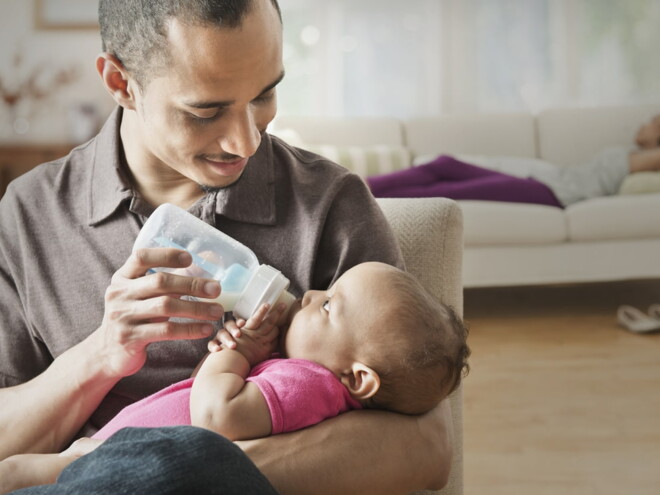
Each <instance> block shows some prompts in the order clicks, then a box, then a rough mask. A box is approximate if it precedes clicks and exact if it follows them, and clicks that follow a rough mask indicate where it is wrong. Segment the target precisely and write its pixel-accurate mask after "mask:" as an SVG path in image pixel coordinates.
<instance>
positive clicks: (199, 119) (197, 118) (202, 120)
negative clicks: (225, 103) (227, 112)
mask: <svg viewBox="0 0 660 495" xmlns="http://www.w3.org/2000/svg"><path fill="white" fill-rule="evenodd" d="M188 116H189V118H190V120H192V121H193V122H196V123H199V124H209V123H211V122H213V121H215V120H216V119H217V118H218V117H219V116H220V112H218V113H216V114H215V115H212V116H211V117H201V116H199V115H195V114H194V113H189V114H188Z"/></svg>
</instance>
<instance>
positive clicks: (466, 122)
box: [405, 113, 537, 157]
mask: <svg viewBox="0 0 660 495" xmlns="http://www.w3.org/2000/svg"><path fill="white" fill-rule="evenodd" d="M405 132H406V144H407V146H408V147H409V148H410V149H411V151H412V153H413V156H415V157H420V156H427V155H437V154H439V153H446V154H470V155H489V156H522V157H534V156H536V150H537V146H536V134H535V129H534V117H533V116H532V115H531V114H528V113H502V114H472V115H443V116H438V117H419V118H413V119H409V120H408V121H406V123H405Z"/></svg>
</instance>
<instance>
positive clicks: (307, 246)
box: [0, 109, 402, 426]
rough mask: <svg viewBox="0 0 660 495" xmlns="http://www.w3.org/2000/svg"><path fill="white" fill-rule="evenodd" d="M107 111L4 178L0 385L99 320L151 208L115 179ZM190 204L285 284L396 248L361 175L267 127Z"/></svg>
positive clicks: (114, 403) (123, 401) (184, 373)
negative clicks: (222, 181) (217, 186)
mask: <svg viewBox="0 0 660 495" xmlns="http://www.w3.org/2000/svg"><path fill="white" fill-rule="evenodd" d="M121 116H122V111H121V109H118V110H117V111H115V112H114V113H113V115H112V116H111V117H110V118H109V119H108V121H107V123H106V124H105V126H104V127H103V129H102V130H101V132H100V133H99V135H98V136H96V137H95V138H94V139H92V140H91V141H90V142H88V143H86V144H84V145H82V146H80V147H78V148H76V149H74V150H73V151H72V152H71V153H70V154H69V155H68V156H66V157H64V158H61V159H59V160H56V161H54V162H51V163H46V164H43V165H41V166H39V167H37V168H36V169H34V170H32V171H31V172H29V173H27V174H25V175H23V176H21V177H20V178H18V179H16V180H15V181H14V182H12V183H11V184H10V186H9V188H8V190H7V192H6V194H5V195H4V197H3V198H2V200H1V201H0V386H2V387H5V386H11V385H16V384H19V383H22V382H25V381H26V380H29V379H30V378H32V377H34V376H36V375H38V374H39V373H41V372H42V371H44V370H45V369H46V368H47V367H48V366H49V364H50V363H51V362H52V361H53V359H54V358H55V357H57V356H58V355H59V354H61V353H62V352H63V351H65V350H66V349H68V348H70V347H72V346H74V345H76V344H77V343H79V342H80V341H81V340H83V339H84V338H85V337H87V336H88V335H89V334H90V333H91V332H93V331H94V330H95V329H96V328H98V326H99V325H100V323H101V321H102V319H103V310H104V293H105V290H106V288H107V287H108V285H109V284H110V278H111V277H112V274H113V273H114V272H115V271H116V270H117V269H118V268H119V267H120V266H121V265H122V264H123V263H124V262H125V261H126V259H127V258H128V256H129V255H130V252H131V248H132V245H133V242H134V240H135V237H136V236H137V234H138V231H139V230H140V228H141V226H142V225H143V224H144V221H145V220H146V218H147V217H148V216H149V215H150V214H151V212H152V211H153V207H152V206H151V205H149V204H147V203H146V202H144V201H142V200H141V199H140V198H139V197H138V196H137V195H136V193H135V192H134V191H133V189H132V188H131V185H130V184H129V182H128V181H127V180H126V177H127V174H126V172H125V165H124V164H123V161H122V158H121V157H123V152H122V151H121V141H120V137H119V124H120V122H121ZM189 211H190V212H191V213H193V214H194V215H196V216H198V217H200V218H201V219H203V220H204V221H205V222H207V223H209V224H211V225H214V226H216V227H217V228H218V229H220V230H221V231H223V232H225V233H226V234H228V235H229V236H231V237H233V238H235V239H237V240H239V241H240V242H242V243H244V244H245V245H247V246H248V247H250V248H251V249H252V250H253V251H254V252H255V254H256V255H257V257H258V259H259V260H260V261H261V262H262V263H267V264H269V265H272V266H274V267H276V268H278V269H279V270H281V271H282V272H283V273H284V274H285V275H286V276H287V277H288V278H289V279H290V280H291V287H292V289H291V290H292V291H293V292H294V293H295V294H297V295H300V294H302V292H303V291H305V290H308V289H310V288H314V289H324V288H327V287H328V286H329V285H330V284H332V282H334V280H335V279H336V278H337V277H338V276H339V275H340V274H341V273H343V272H344V271H346V270H347V269H348V268H350V267H351V266H353V265H355V264H357V263H359V262H362V261H368V260H379V261H383V262H386V263H390V264H396V265H399V266H401V264H402V262H401V255H400V252H399V249H398V247H397V246H396V243H395V241H394V237H393V235H392V233H391V230H390V228H389V226H388V224H387V223H386V220H385V218H384V217H383V215H382V213H381V211H380V209H379V208H378V205H377V204H376V203H375V201H374V199H373V198H372V196H371V194H370V192H369V190H368V189H367V187H366V186H365V185H364V183H363V182H362V180H360V179H359V178H358V177H357V176H355V175H353V174H350V173H349V172H348V171H347V170H345V169H344V168H342V167H340V166H338V165H335V164H333V163H331V162H329V161H327V160H325V159H323V158H321V157H319V156H317V155H314V154H311V153H308V152H306V151H303V150H299V149H296V148H293V147H291V146H289V145H287V144H286V143H284V142H282V141H281V140H278V139H277V138H275V137H272V136H269V135H268V134H266V135H265V136H264V138H263V140H262V143H261V145H260V147H259V149H258V151H257V153H256V154H255V155H254V156H253V157H252V158H251V159H250V161H249V162H248V166H247V167H246V169H245V171H244V173H243V175H242V177H241V178H240V179H239V180H238V181H237V182H236V183H235V184H233V185H231V186H229V187H226V188H224V189H221V190H219V191H218V192H213V193H209V194H208V195H207V196H205V197H204V198H202V199H201V200H200V201H198V202H197V203H196V204H195V205H193V206H192V207H191V208H190V210H189ZM205 352H206V341H203V340H197V341H178V342H161V343H155V344H152V345H150V346H149V359H148V361H147V363H146V365H145V366H144V368H143V369H142V370H141V371H140V372H138V373H137V374H135V375H133V376H130V377H127V378H125V379H123V380H121V381H120V382H119V383H118V384H117V386H116V387H115V388H114V389H113V390H112V391H111V393H110V394H108V396H107V397H106V399H105V401H104V402H103V403H102V404H101V406H100V407H99V409H98V410H97V412H96V414H95V415H94V417H93V418H92V419H93V422H94V423H95V424H96V425H97V426H99V425H101V424H103V423H105V422H106V421H107V420H108V419H109V418H110V417H112V416H113V415H114V414H115V413H116V412H117V411H118V410H119V409H120V408H121V407H123V406H125V405H127V404H128V403H130V402H133V401H135V400H137V399H139V398H142V397H144V396H145V395H148V394H150V393H153V392H154V391H156V390H158V389H160V388H162V387H164V386H166V385H169V384H171V383H173V382H175V381H178V380H182V379H184V378H187V377H189V376H190V373H191V372H192V370H193V368H194V367H195V365H196V364H197V363H198V361H199V360H200V359H201V357H202V356H203V355H204V353H205Z"/></svg>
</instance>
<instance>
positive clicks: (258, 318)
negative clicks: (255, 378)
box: [208, 304, 286, 366]
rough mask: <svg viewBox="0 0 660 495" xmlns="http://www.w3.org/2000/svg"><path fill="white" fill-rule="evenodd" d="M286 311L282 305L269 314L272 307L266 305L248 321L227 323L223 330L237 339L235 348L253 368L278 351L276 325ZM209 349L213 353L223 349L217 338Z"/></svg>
mask: <svg viewBox="0 0 660 495" xmlns="http://www.w3.org/2000/svg"><path fill="white" fill-rule="evenodd" d="M285 309H286V305H284V304H280V305H278V306H277V307H275V308H274V309H273V310H272V311H270V313H269V310H270V305H268V304H264V305H262V306H261V307H260V308H259V309H258V310H257V311H256V313H255V314H254V315H252V316H251V317H250V318H248V320H247V321H246V320H244V319H242V318H239V319H237V320H234V321H227V322H226V323H225V328H224V329H223V330H224V331H226V332H229V333H230V334H231V335H233V336H234V337H235V338H236V340H235V342H236V347H233V348H234V349H236V350H237V351H239V352H240V353H241V354H243V355H244V356H245V357H246V359H247V360H248V362H249V363H250V365H251V366H254V365H255V364H257V363H260V362H261V361H263V360H265V359H268V358H269V357H270V355H271V354H272V353H273V352H275V351H276V350H277V338H278V336H279V328H278V327H277V326H276V323H277V322H278V321H279V320H280V319H281V315H282V313H283V312H284V310H285ZM208 349H209V351H211V352H217V351H219V350H221V349H222V344H221V343H220V341H219V339H218V337H217V336H216V338H215V339H213V340H212V341H211V342H209V344H208Z"/></svg>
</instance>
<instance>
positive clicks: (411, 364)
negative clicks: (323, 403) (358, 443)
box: [363, 271, 470, 414]
mask: <svg viewBox="0 0 660 495" xmlns="http://www.w3.org/2000/svg"><path fill="white" fill-rule="evenodd" d="M398 272H399V274H398V275H395V276H394V277H393V280H392V288H393V289H394V290H395V291H397V294H400V298H399V299H398V304H396V305H395V307H393V308H391V312H389V314H390V315H391V321H390V324H391V325H394V326H396V329H395V330H396V331H395V332H387V334H388V336H389V335H392V334H394V335H398V336H399V337H398V338H396V341H397V342H396V345H390V344H391V343H388V345H386V346H381V349H380V352H379V356H378V357H377V358H376V360H375V362H372V363H365V364H367V365H368V366H370V367H372V368H373V369H374V371H376V372H377V373H378V375H379V377H380V381H381V384H380V388H379V390H378V392H377V393H376V394H375V395H374V396H373V397H371V398H370V399H367V400H366V401H364V402H363V405H364V406H365V407H368V408H374V409H386V410H390V411H395V412H400V413H405V414H422V413H425V412H427V411H430V410H431V409H433V408H434V407H435V406H436V405H437V404H438V403H440V401H442V400H443V399H444V398H445V397H447V396H448V395H449V394H451V393H452V392H453V391H454V390H456V388H457V387H458V386H459V385H460V383H461V380H462V378H463V377H464V376H465V375H467V374H468V372H469V370H470V366H469V364H468V362H467V359H468V357H469V356H470V348H469V347H468V345H467V336H468V329H467V328H466V326H465V325H464V323H463V321H462V320H461V318H459V316H458V315H457V314H456V311H454V309H453V308H451V307H449V306H447V305H444V304H442V303H440V302H439V301H438V300H437V299H435V298H434V297H433V296H431V295H430V294H429V293H428V291H427V290H426V289H425V288H424V287H423V286H422V285H421V284H420V283H419V281H417V279H416V278H415V277H413V276H412V275H410V274H409V273H406V272H403V271H398Z"/></svg>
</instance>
